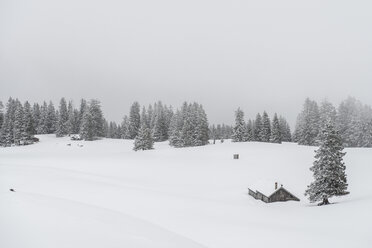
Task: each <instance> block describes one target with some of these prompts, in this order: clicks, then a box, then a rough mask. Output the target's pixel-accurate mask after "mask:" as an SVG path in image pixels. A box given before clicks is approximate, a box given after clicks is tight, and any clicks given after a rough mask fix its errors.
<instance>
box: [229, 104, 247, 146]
mask: <svg viewBox="0 0 372 248" xmlns="http://www.w3.org/2000/svg"><path fill="white" fill-rule="evenodd" d="M247 136H248V132H247V126H246V125H245V122H244V112H243V111H242V110H241V109H240V108H238V109H237V110H236V111H235V126H234V129H233V135H232V142H244V141H247V140H248V137H247Z"/></svg>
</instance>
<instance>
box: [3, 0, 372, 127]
mask: <svg viewBox="0 0 372 248" xmlns="http://www.w3.org/2000/svg"><path fill="white" fill-rule="evenodd" d="M371 13H372V1H358V0H354V1H342V0H337V1H326V0H321V1H318V0H312V1H299V0H266V1H265V0H263V1H249V0H241V1H238V0H226V1H218V0H187V1H186V0H185V1H177V0H135V1H134V0H132V1H125V0H121V1H119V0H118V1H114V0H105V1H103V0H102V1H95V0H89V1H88V0H63V1H52V0H19V1H18V0H0V99H1V100H2V101H3V102H5V101H6V100H7V99H8V97H9V96H13V97H18V98H20V99H21V100H22V101H23V100H26V99H28V100H30V101H32V102H34V101H42V100H44V99H47V100H49V99H51V100H53V101H54V102H55V103H57V102H58V101H59V99H60V98H61V97H62V96H65V97H66V98H67V99H72V100H74V101H76V102H78V101H79V99H80V98H81V97H84V98H87V99H89V98H98V99H100V100H101V102H102V105H103V109H104V112H105V115H106V117H107V119H109V120H115V121H120V120H121V118H122V116H123V115H124V114H126V113H127V112H128V109H129V106H130V104H131V103H132V102H133V101H135V100H137V101H139V102H140V103H142V104H146V105H147V104H149V103H151V102H154V101H156V100H158V99H160V100H162V101H163V102H164V103H167V104H172V105H174V106H179V105H181V103H182V102H183V101H185V100H188V101H198V102H200V103H202V104H203V105H204V107H205V109H206V110H207V113H208V116H209V120H210V122H212V123H217V122H225V123H232V122H233V118H234V111H235V109H236V108H237V107H239V106H240V107H241V108H242V109H243V110H244V111H245V113H246V116H247V117H254V116H255V114H256V112H258V111H260V112H262V111H263V110H267V111H268V112H269V113H270V115H271V114H273V113H274V112H278V113H281V114H283V115H284V116H286V117H287V118H288V120H289V121H290V122H291V124H292V125H293V124H294V121H295V118H296V115H297V113H298V112H299V111H300V109H301V105H302V103H303V101H304V99H305V98H306V97H311V98H313V99H315V100H322V99H323V98H328V99H329V100H330V101H332V102H334V103H335V104H338V103H339V102H340V100H341V99H343V98H346V97H347V96H349V95H351V96H355V97H356V98H358V99H360V100H361V101H362V102H364V103H367V104H371V105H372V97H371V91H372V90H371V89H372V80H371V79H372V14H371Z"/></svg>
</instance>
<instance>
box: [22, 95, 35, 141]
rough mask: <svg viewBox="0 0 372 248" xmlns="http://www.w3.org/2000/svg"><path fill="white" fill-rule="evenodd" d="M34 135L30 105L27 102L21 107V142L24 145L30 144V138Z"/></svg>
mask: <svg viewBox="0 0 372 248" xmlns="http://www.w3.org/2000/svg"><path fill="white" fill-rule="evenodd" d="M34 134H35V128H34V120H33V118H32V112H31V105H30V103H29V102H28V101H26V102H25V104H24V105H23V127H22V140H23V141H24V144H29V143H32V142H31V138H32V136H33V135H34Z"/></svg>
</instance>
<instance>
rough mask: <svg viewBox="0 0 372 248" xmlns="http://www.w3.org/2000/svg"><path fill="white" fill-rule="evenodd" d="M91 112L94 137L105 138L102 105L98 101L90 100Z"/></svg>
mask: <svg viewBox="0 0 372 248" xmlns="http://www.w3.org/2000/svg"><path fill="white" fill-rule="evenodd" d="M89 111H90V113H91V115H92V119H93V133H94V136H96V137H103V136H104V130H103V123H104V118H103V113H102V110H101V103H100V102H99V101H98V100H96V99H92V100H90V101H89Z"/></svg>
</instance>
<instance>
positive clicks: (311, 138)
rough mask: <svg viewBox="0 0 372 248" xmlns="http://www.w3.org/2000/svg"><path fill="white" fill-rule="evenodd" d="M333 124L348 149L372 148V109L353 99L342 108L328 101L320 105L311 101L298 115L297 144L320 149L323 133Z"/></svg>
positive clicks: (343, 103) (342, 105) (308, 100)
mask: <svg viewBox="0 0 372 248" xmlns="http://www.w3.org/2000/svg"><path fill="white" fill-rule="evenodd" d="M328 122H330V124H332V125H333V126H335V128H336V130H337V131H338V133H339V134H340V136H341V139H342V142H343V145H344V146H346V147H372V108H371V107H370V106H368V105H364V104H362V103H361V102H360V101H357V100H356V99H355V98H352V97H349V98H347V99H346V100H344V101H342V102H341V103H340V105H339V106H338V108H336V107H335V106H333V104H332V103H330V102H328V101H326V100H325V101H323V102H321V103H320V104H318V103H317V102H316V101H312V100H310V99H309V98H308V99H306V100H305V103H304V105H303V110H302V111H301V113H300V114H299V115H298V118H297V123H296V128H295V132H294V137H293V139H294V141H295V142H297V143H298V144H300V145H319V139H320V134H321V130H322V129H324V127H325V126H326V124H327V123H328Z"/></svg>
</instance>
